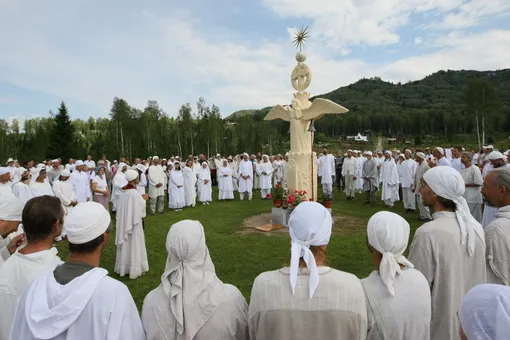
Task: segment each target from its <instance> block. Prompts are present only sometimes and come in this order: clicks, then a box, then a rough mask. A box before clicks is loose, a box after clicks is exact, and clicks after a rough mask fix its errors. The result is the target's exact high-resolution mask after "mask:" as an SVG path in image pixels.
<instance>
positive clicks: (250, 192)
mask: <svg viewBox="0 0 510 340" xmlns="http://www.w3.org/2000/svg"><path fill="white" fill-rule="evenodd" d="M246 194H248V200H250V201H251V198H252V196H253V192H252V191H245V192H239V196H240V198H241V201H242V200H243V199H244V195H246Z"/></svg>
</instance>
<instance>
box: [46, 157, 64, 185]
mask: <svg viewBox="0 0 510 340" xmlns="http://www.w3.org/2000/svg"><path fill="white" fill-rule="evenodd" d="M51 164H52V167H51V169H49V170H48V173H47V176H48V180H49V181H50V184H51V185H53V183H54V182H55V181H56V180H57V179H58V178H59V176H60V173H61V172H62V170H64V167H63V166H62V165H60V161H59V160H58V159H54V160H53V161H52V163H51Z"/></svg>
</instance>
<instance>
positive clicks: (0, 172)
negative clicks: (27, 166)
mask: <svg viewBox="0 0 510 340" xmlns="http://www.w3.org/2000/svg"><path fill="white" fill-rule="evenodd" d="M10 172H11V169H9V168H8V167H0V176H3V175H5V174H8V173H10Z"/></svg>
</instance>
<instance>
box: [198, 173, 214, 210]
mask: <svg viewBox="0 0 510 340" xmlns="http://www.w3.org/2000/svg"><path fill="white" fill-rule="evenodd" d="M205 181H207V184H206V183H205ZM198 200H199V201H200V202H211V201H212V187H211V170H209V168H205V169H204V168H201V169H200V172H199V173H198Z"/></svg>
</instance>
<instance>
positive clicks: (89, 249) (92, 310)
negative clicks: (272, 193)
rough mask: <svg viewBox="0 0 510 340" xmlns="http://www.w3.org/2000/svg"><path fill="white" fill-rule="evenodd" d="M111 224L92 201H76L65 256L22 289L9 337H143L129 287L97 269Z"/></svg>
mask: <svg viewBox="0 0 510 340" xmlns="http://www.w3.org/2000/svg"><path fill="white" fill-rule="evenodd" d="M110 222H111V219H110V214H109V213H108V211H106V209H105V208H104V207H103V206H102V205H101V204H99V203H96V202H85V203H80V204H78V205H77V206H76V207H75V208H74V209H73V210H72V211H71V212H70V213H69V215H67V217H66V219H65V221H64V229H65V231H66V232H67V238H68V241H69V257H68V258H67V261H66V262H65V263H64V264H62V265H59V266H57V267H56V268H55V269H53V270H50V271H47V272H45V273H44V274H42V276H40V277H38V278H37V279H36V280H35V281H33V282H32V283H31V284H30V285H29V286H28V288H27V289H26V290H25V292H24V293H23V296H22V298H21V300H20V303H19V306H18V310H17V312H16V315H15V317H14V322H13V326H12V329H13V331H12V332H11V336H10V339H11V340H18V339H23V340H37V339H47V340H50V339H51V340H66V339H94V340H107V339H122V340H145V332H144V331H143V326H142V323H141V320H140V316H139V314H138V310H137V308H136V305H135V302H134V300H133V297H132V296H131V294H130V293H129V289H128V288H127V287H126V285H124V284H123V283H122V282H120V281H117V280H114V279H112V278H111V277H109V276H108V271H107V270H105V269H103V268H100V267H99V263H100V261H101V254H102V252H103V250H104V249H105V247H106V244H107V242H108V229H109V225H110Z"/></svg>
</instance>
